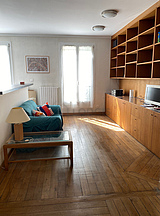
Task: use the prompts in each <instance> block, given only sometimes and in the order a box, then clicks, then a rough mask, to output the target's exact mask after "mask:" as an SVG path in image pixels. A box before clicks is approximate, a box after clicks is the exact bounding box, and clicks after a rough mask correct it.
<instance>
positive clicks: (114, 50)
mask: <svg viewBox="0 0 160 216" xmlns="http://www.w3.org/2000/svg"><path fill="white" fill-rule="evenodd" d="M116 56H117V49H113V50H111V58H114V57H116Z"/></svg>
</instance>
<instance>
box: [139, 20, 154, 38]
mask: <svg viewBox="0 0 160 216" xmlns="http://www.w3.org/2000/svg"><path fill="white" fill-rule="evenodd" d="M154 22H155V17H150V18H148V19H143V20H140V21H139V34H141V33H142V32H145V31H146V30H148V29H150V28H152V27H154V24H155V23H154Z"/></svg>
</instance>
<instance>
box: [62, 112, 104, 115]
mask: <svg viewBox="0 0 160 216" xmlns="http://www.w3.org/2000/svg"><path fill="white" fill-rule="evenodd" d="M62 115H63V116H79V115H80V116H81V115H105V112H80V113H62Z"/></svg>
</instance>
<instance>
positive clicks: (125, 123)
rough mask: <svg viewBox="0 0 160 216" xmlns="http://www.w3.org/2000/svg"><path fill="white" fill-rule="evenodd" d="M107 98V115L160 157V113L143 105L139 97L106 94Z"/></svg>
mask: <svg viewBox="0 0 160 216" xmlns="http://www.w3.org/2000/svg"><path fill="white" fill-rule="evenodd" d="M105 99H106V109H105V110H106V111H105V113H106V115H107V116H108V117H109V118H111V119H112V120H113V121H115V122H116V123H117V124H118V125H120V126H121V127H122V128H123V129H124V130H126V131H127V132H128V133H129V134H131V135H132V136H133V137H134V138H135V139H137V140H138V141H139V142H140V143H141V144H143V145H144V146H145V147H146V148H148V149H149V150H150V151H152V152H153V153H154V154H155V155H157V156H158V157H160V113H158V112H156V111H154V110H151V109H148V108H144V107H142V106H141V105H143V101H141V100H140V99H138V98H129V97H128V96H122V97H115V96H112V95H110V94H106V95H105Z"/></svg>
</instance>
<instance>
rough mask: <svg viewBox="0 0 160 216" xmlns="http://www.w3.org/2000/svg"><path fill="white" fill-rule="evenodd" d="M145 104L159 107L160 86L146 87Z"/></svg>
mask: <svg viewBox="0 0 160 216" xmlns="http://www.w3.org/2000/svg"><path fill="white" fill-rule="evenodd" d="M144 102H145V103H147V104H154V105H157V106H160V86H159V85H146V92H145V99H144Z"/></svg>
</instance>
